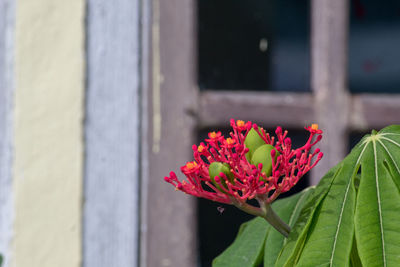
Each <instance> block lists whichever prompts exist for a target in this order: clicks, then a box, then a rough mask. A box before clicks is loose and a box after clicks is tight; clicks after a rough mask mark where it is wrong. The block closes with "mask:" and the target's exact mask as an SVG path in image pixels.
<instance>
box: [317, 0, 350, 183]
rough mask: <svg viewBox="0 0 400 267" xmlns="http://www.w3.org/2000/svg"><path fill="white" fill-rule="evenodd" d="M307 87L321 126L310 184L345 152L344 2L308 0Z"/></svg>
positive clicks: (345, 25) (346, 29) (346, 9)
mask: <svg viewBox="0 0 400 267" xmlns="http://www.w3.org/2000/svg"><path fill="white" fill-rule="evenodd" d="M311 3H312V6H311V9H312V12H311V13H312V20H311V67H312V68H311V87H312V89H313V91H314V94H315V103H316V105H315V112H316V114H315V116H316V119H317V122H318V123H319V124H320V127H321V128H322V129H324V138H323V139H322V142H321V150H322V151H326V153H325V155H324V158H323V159H322V160H321V162H320V163H319V164H318V166H317V167H316V168H315V169H314V170H313V175H312V178H311V180H312V181H311V183H312V184H316V183H317V182H318V181H319V179H320V178H321V177H322V175H323V174H324V173H325V172H326V171H327V170H328V169H329V168H331V167H333V166H334V165H335V164H336V163H337V162H339V161H340V160H341V159H342V158H343V156H344V155H345V153H346V151H347V142H346V140H347V132H346V131H347V124H348V121H347V119H348V112H349V104H350V103H349V102H350V99H349V94H348V92H347V34H348V27H349V25H348V5H349V3H348V1H346V0H337V1H331V0H312V2H311Z"/></svg>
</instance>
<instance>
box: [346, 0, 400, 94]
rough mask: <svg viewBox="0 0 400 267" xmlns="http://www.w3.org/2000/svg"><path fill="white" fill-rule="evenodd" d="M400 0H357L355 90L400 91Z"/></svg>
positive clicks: (352, 61)
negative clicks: (381, 0)
mask: <svg viewBox="0 0 400 267" xmlns="http://www.w3.org/2000/svg"><path fill="white" fill-rule="evenodd" d="M399 47H400V2H399V1H396V0H389V1H385V3H384V4H382V3H381V2H379V1H373V0H353V1H352V2H351V9H350V36H349V88H350V91H351V92H353V93H360V92H368V93H399V92H400V75H399V73H400V50H399Z"/></svg>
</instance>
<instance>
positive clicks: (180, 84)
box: [141, 0, 196, 267]
mask: <svg viewBox="0 0 400 267" xmlns="http://www.w3.org/2000/svg"><path fill="white" fill-rule="evenodd" d="M195 6H196V2H195V1H194V0H190V1H178V0H171V1H161V0H153V2H152V16H153V19H152V22H151V24H148V25H147V26H146V23H144V30H146V29H147V30H151V34H148V35H147V38H150V39H149V40H150V42H151V44H150V48H149V49H148V48H144V50H145V51H147V54H145V57H146V58H148V59H149V60H150V62H151V66H150V68H149V69H147V70H144V72H145V74H146V73H147V75H145V77H144V80H145V81H144V83H145V85H146V87H145V88H144V92H143V95H144V99H145V100H146V102H145V106H144V120H143V121H144V122H146V123H147V124H146V125H145V127H143V131H144V132H143V134H142V136H143V139H142V143H143V144H145V146H144V147H143V154H142V168H143V169H142V179H143V180H142V190H141V192H142V198H141V199H142V215H141V220H142V228H141V231H142V232H141V241H142V243H141V249H142V251H141V266H148V267H152V266H196V253H195V251H196V216H195V215H196V206H195V198H194V197H190V196H187V195H185V194H183V193H180V192H176V191H175V190H174V188H173V187H172V186H171V185H169V184H167V183H165V182H164V180H163V178H164V176H167V175H168V174H169V172H170V170H174V171H176V172H177V173H178V171H179V166H181V165H184V164H185V163H186V161H188V160H189V159H190V158H191V145H192V144H193V141H194V132H193V129H194V126H195V121H194V119H193V117H192V116H191V115H190V114H189V113H188V110H193V109H195V106H196V103H195V99H196V70H195V66H196V60H195V59H196V57H195V55H196V51H195V40H196V27H195V21H196V16H195V14H196V13H195ZM150 25H151V26H150ZM148 26H150V27H148ZM143 36H144V38H146V35H145V34H143ZM145 43H146V41H145ZM147 44H148V43H147ZM146 58H144V59H143V60H144V61H146ZM178 175H179V176H180V177H181V178H182V175H180V174H178Z"/></svg>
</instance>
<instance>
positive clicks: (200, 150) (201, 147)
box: [197, 145, 205, 153]
mask: <svg viewBox="0 0 400 267" xmlns="http://www.w3.org/2000/svg"><path fill="white" fill-rule="evenodd" d="M204 149H205V147H204V146H202V145H199V147H198V148H197V151H198V152H199V153H201V152H203V150H204Z"/></svg>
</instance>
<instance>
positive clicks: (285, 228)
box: [263, 204, 291, 238]
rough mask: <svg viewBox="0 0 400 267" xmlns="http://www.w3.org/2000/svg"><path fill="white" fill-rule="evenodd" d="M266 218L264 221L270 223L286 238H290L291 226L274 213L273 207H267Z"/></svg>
mask: <svg viewBox="0 0 400 267" xmlns="http://www.w3.org/2000/svg"><path fill="white" fill-rule="evenodd" d="M265 211H266V212H265V216H263V217H264V219H265V220H266V221H267V222H269V223H270V224H271V225H272V227H274V228H275V229H276V230H277V231H278V232H279V233H281V234H282V235H283V236H284V237H286V238H287V237H288V236H289V233H290V230H291V229H290V226H289V225H287V224H286V223H285V222H284V221H283V220H282V219H281V218H280V217H279V216H278V214H276V213H275V212H274V210H273V209H272V207H271V205H269V204H267V205H265Z"/></svg>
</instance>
